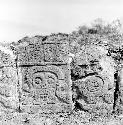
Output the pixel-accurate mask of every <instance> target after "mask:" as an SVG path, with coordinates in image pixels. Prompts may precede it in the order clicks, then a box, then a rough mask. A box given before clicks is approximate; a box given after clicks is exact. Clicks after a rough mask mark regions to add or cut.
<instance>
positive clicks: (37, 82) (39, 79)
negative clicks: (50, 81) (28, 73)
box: [35, 77, 42, 85]
mask: <svg viewBox="0 0 123 125" xmlns="http://www.w3.org/2000/svg"><path fill="white" fill-rule="evenodd" d="M41 83H42V79H41V78H40V77H36V78H35V84H38V85H39V84H41Z"/></svg>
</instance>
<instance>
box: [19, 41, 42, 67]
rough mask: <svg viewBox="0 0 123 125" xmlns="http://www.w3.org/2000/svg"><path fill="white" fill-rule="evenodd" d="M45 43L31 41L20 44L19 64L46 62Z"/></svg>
mask: <svg viewBox="0 0 123 125" xmlns="http://www.w3.org/2000/svg"><path fill="white" fill-rule="evenodd" d="M43 51H44V50H43V45H42V44H41V43H35V44H33V43H30V44H26V45H25V46H18V65H39V64H43V63H44V52H43Z"/></svg>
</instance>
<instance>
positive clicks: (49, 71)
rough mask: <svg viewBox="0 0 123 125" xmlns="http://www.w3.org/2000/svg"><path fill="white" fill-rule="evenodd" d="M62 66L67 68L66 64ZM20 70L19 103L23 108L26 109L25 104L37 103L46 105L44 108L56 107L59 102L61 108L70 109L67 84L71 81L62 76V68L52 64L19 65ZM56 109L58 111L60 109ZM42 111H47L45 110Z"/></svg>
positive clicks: (42, 105) (70, 100)
mask: <svg viewBox="0 0 123 125" xmlns="http://www.w3.org/2000/svg"><path fill="white" fill-rule="evenodd" d="M64 68H68V67H67V65H66V67H64ZM20 71H21V72H20V75H21V76H22V77H21V78H20V83H21V85H20V86H21V96H20V100H21V101H20V105H21V108H22V109H23V110H26V109H24V107H26V106H27V107H28V106H36V105H39V106H41V107H44V105H45V106H46V107H47V108H45V109H48V107H49V105H53V107H57V105H59V104H62V107H61V108H63V107H66V106H68V107H71V109H70V110H72V98H71V93H70V90H71V89H70V85H69V84H71V83H69V82H71V81H69V80H67V79H69V77H65V76H64V75H65V74H64V71H65V70H64V69H62V68H61V67H58V66H54V65H46V66H32V67H21V68H20ZM68 72H69V70H68V71H67V73H68ZM67 73H66V74H67ZM68 74H69V73H68ZM21 81H22V82H21ZM63 105H65V106H63ZM66 109H67V108H66ZM66 109H65V110H66ZM43 110H44V109H43ZM57 110H58V112H60V109H57ZM70 110H69V111H70ZM40 111H42V108H40ZM44 112H47V111H46V110H45V111H44ZM53 112H54V111H53V110H52V113H53ZM65 112H66V111H65Z"/></svg>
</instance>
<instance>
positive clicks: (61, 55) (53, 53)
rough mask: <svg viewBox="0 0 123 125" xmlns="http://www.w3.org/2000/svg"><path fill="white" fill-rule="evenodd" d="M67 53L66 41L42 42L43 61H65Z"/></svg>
mask: <svg viewBox="0 0 123 125" xmlns="http://www.w3.org/2000/svg"><path fill="white" fill-rule="evenodd" d="M68 54H69V49H68V43H66V42H63V43H61V42H56V43H55V42H54V43H44V55H45V62H52V63H54V62H55V63H58V62H59V63H67V62H68Z"/></svg>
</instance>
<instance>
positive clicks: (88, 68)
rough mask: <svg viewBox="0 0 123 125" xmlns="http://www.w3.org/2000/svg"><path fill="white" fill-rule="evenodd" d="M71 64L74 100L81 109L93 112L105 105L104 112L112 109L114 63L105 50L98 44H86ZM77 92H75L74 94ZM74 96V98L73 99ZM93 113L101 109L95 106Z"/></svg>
mask: <svg viewBox="0 0 123 125" xmlns="http://www.w3.org/2000/svg"><path fill="white" fill-rule="evenodd" d="M71 66H72V70H71V73H72V80H73V87H74V89H76V90H75V91H76V92H74V95H76V96H75V97H74V101H75V103H76V104H77V105H79V106H80V109H81V110H84V111H88V112H90V113H93V111H94V109H95V108H96V107H100V106H103V105H105V106H104V107H105V108H107V109H105V110H107V111H106V112H107V113H108V110H110V113H112V111H113V105H114V90H115V83H114V72H115V68H114V67H115V63H114V62H113V60H111V59H110V58H109V57H107V56H106V51H105V50H103V48H100V47H99V48H98V46H94V45H92V46H91V45H88V46H85V47H84V48H83V50H82V51H81V52H80V53H78V54H77V56H75V58H74V60H73V62H72V63H71ZM77 91H78V92H77ZM75 93H77V94H75ZM75 98H76V99H75ZM97 109H98V111H96V110H95V113H96V112H97V113H98V112H100V113H102V115H104V116H105V115H106V114H105V113H104V114H103V111H101V110H100V108H97Z"/></svg>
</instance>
